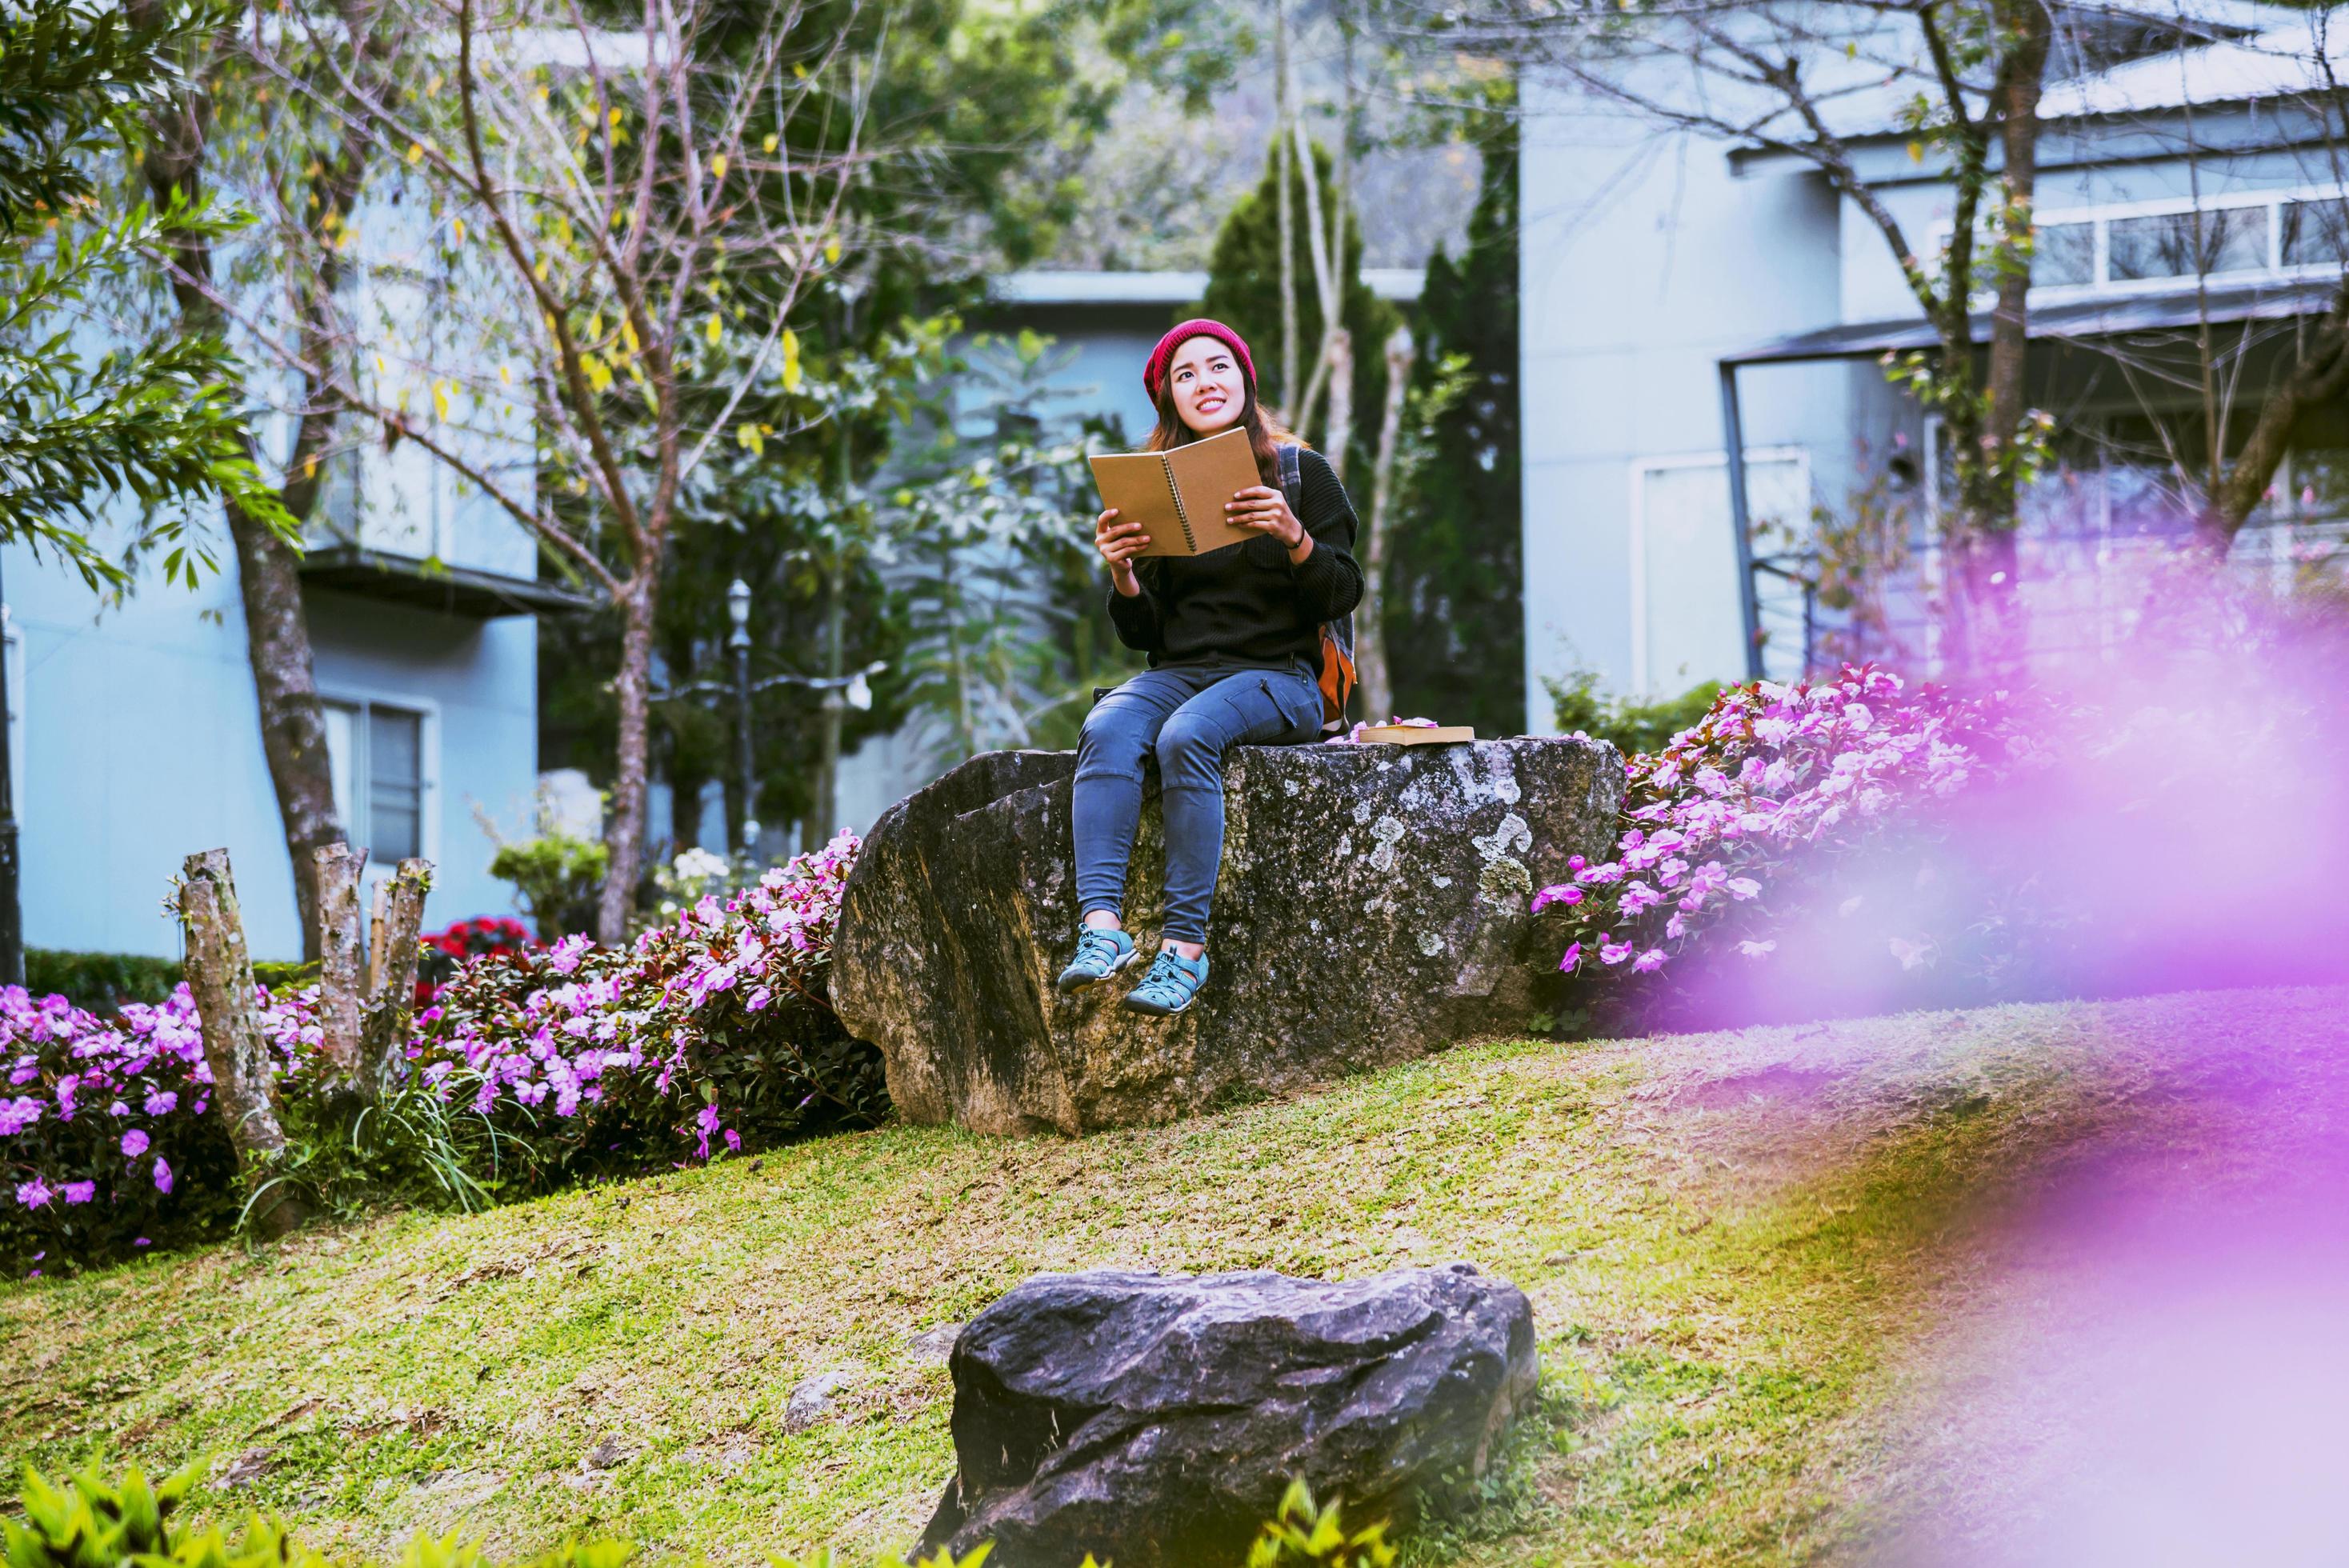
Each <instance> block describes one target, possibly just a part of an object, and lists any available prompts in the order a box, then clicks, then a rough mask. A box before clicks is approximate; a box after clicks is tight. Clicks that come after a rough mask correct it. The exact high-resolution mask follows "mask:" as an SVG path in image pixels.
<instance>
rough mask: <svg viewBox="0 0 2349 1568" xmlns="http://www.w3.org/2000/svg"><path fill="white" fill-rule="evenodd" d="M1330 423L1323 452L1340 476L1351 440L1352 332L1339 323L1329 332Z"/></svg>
mask: <svg viewBox="0 0 2349 1568" xmlns="http://www.w3.org/2000/svg"><path fill="white" fill-rule="evenodd" d="M1329 365H1330V426H1329V429H1328V431H1327V433H1326V435H1325V438H1324V439H1323V443H1322V456H1324V457H1326V458H1328V459H1330V469H1331V470H1332V471H1333V472H1335V473H1336V474H1337V476H1338V477H1339V478H1340V479H1341V480H1342V479H1344V478H1345V477H1346V453H1347V451H1348V449H1350V448H1351V447H1352V446H1353V444H1354V335H1353V333H1352V332H1351V331H1350V330H1349V329H1347V328H1345V327H1342V326H1341V327H1339V328H1338V329H1337V330H1336V331H1334V332H1332V333H1331V334H1330V353H1329Z"/></svg>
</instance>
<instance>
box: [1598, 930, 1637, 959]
mask: <svg viewBox="0 0 2349 1568" xmlns="http://www.w3.org/2000/svg"><path fill="white" fill-rule="evenodd" d="M1630 956H1631V944H1630V943H1628V942H1609V941H1608V940H1607V939H1606V936H1605V934H1601V935H1600V937H1599V962H1600V963H1601V964H1620V963H1622V962H1623V960H1625V959H1626V958H1629V957H1630Z"/></svg>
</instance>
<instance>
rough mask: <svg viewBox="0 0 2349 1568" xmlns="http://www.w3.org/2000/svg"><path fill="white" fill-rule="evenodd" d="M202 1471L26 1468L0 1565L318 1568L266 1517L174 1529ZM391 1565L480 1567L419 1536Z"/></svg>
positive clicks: (609, 1557)
mask: <svg viewBox="0 0 2349 1568" xmlns="http://www.w3.org/2000/svg"><path fill="white" fill-rule="evenodd" d="M202 1473H203V1461H202V1460H198V1461H196V1462H195V1463H193V1464H191V1465H189V1466H188V1467H187V1468H186V1469H184V1470H180V1471H179V1472H178V1473H176V1474H174V1475H172V1476H171V1477H170V1478H168V1479H167V1480H162V1481H160V1482H158V1483H156V1484H154V1485H151V1486H150V1484H148V1481H147V1478H146V1477H145V1476H143V1475H141V1474H140V1472H139V1470H137V1469H136V1468H135V1467H134V1468H133V1469H132V1470H130V1471H129V1474H127V1475H125V1476H124V1477H123V1478H122V1480H121V1482H120V1484H119V1485H109V1484H108V1483H107V1482H106V1481H105V1480H103V1479H102V1478H100V1477H99V1476H98V1475H97V1474H96V1473H94V1472H92V1471H89V1470H82V1471H78V1472H77V1473H76V1474H75V1475H74V1477H73V1479H72V1480H71V1482H70V1483H69V1484H67V1485H65V1486H56V1485H53V1484H51V1483H50V1482H49V1481H48V1480H47V1479H46V1478H45V1477H43V1476H41V1475H40V1474H39V1473H38V1472H36V1471H34V1470H26V1473H25V1487H24V1491H23V1493H22V1494H21V1495H20V1496H19V1498H18V1500H17V1501H18V1504H19V1506H20V1507H22V1509H23V1510H24V1515H25V1517H24V1520H23V1522H21V1523H19V1522H16V1521H15V1520H5V1519H0V1563H5V1568H124V1565H125V1564H129V1563H137V1564H139V1565H140V1568H328V1559H327V1558H326V1554H325V1553H321V1552H319V1551H318V1550H316V1548H315V1547H311V1546H305V1545H304V1544H303V1543H302V1542H299V1541H297V1540H295V1538H294V1535H293V1533H292V1532H290V1531H288V1530H287V1529H286V1527H285V1523H284V1522H282V1521H280V1520H278V1519H277V1518H275V1517H274V1515H263V1514H257V1513H255V1514H248V1515H247V1516H246V1518H245V1522H244V1527H243V1530H241V1531H239V1532H237V1534H236V1535H235V1536H234V1537H233V1538H232V1537H231V1536H229V1535H228V1534H227V1533H226V1532H223V1531H222V1529H221V1528H220V1526H218V1525H212V1526H211V1527H209V1528H207V1529H205V1530H202V1531H195V1532H191V1531H185V1530H178V1529H174V1528H173V1527H172V1522H171V1516H172V1515H173V1514H175V1513H177V1512H178V1511H180V1506H181V1503H182V1502H184V1501H186V1499H187V1495H188V1492H189V1491H190V1489H191V1488H192V1487H193V1486H194V1485H195V1483H196V1481H197V1480H199V1479H200V1478H201V1477H202ZM633 1555H635V1548H633V1547H631V1546H629V1545H627V1544H626V1543H625V1542H617V1541H585V1542H568V1541H567V1542H564V1543H563V1544H562V1545H561V1546H558V1547H556V1548H555V1549H554V1551H552V1552H549V1553H544V1554H543V1555H541V1556H539V1557H537V1558H534V1559H533V1560H532V1568H621V1565H622V1564H624V1563H626V1562H627V1561H628V1559H629V1558H630V1557H632V1556H633ZM399 1564H400V1568H488V1564H489V1559H488V1558H487V1557H486V1556H484V1555H483V1554H482V1552H481V1542H478V1541H474V1542H466V1541H463V1540H460V1537H459V1535H458V1532H455V1531H453V1530H452V1531H450V1532H449V1533H448V1534H446V1535H442V1536H433V1535H427V1534H422V1533H419V1534H418V1535H417V1536H416V1538H415V1539H414V1540H412V1541H410V1542H409V1543H408V1546H407V1548H406V1549H405V1550H404V1551H402V1552H401V1553H400V1554H399Z"/></svg>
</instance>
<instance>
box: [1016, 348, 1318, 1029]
mask: <svg viewBox="0 0 2349 1568" xmlns="http://www.w3.org/2000/svg"><path fill="white" fill-rule="evenodd" d="M1142 385H1143V389H1144V390H1146V391H1147V392H1148V393H1149V394H1150V400H1151V402H1152V403H1153V404H1154V405H1155V406H1156V407H1157V409H1158V428H1156V429H1155V430H1154V431H1152V432H1151V436H1150V441H1149V444H1148V448H1147V449H1148V450H1150V451H1154V452H1156V451H1164V450H1166V449H1168V448H1170V447H1176V446H1182V445H1185V444H1186V443H1189V442H1192V441H1196V440H1200V439H1202V438H1206V437H1208V436H1213V435H1216V434H1219V433H1221V432H1222V431H1225V430H1228V429H1230V428H1233V427H1234V426H1237V427H1239V428H1242V429H1244V430H1246V431H1247V435H1248V442H1249V444H1250V445H1251V446H1252V447H1253V448H1254V449H1255V450H1256V465H1257V475H1258V477H1259V478H1260V479H1262V480H1264V481H1265V482H1263V483H1261V484H1257V485H1253V486H1251V487H1249V488H1248V489H1247V490H1241V491H1240V492H1239V493H1238V494H1237V495H1235V496H1234V497H1233V498H1232V500H1231V501H1230V502H1229V503H1228V505H1227V506H1226V512H1227V513H1228V514H1229V516H1230V519H1231V521H1233V522H1234V523H1236V524H1237V525H1238V526H1240V527H1242V528H1247V529H1252V530H1254V531H1256V532H1257V533H1258V534H1259V535H1261V537H1260V538H1257V539H1250V540H1247V541H1244V542H1240V543H1237V544H1227V545H1226V546H1224V547H1223V548H1222V549H1220V550H1211V551H1208V552H1206V554H1204V555H1197V556H1151V557H1149V558H1148V559H1146V560H1145V559H1137V557H1138V556H1139V554H1140V552H1141V551H1142V549H1143V546H1144V545H1146V544H1147V543H1148V542H1149V541H1148V540H1147V539H1146V538H1145V537H1143V531H1142V525H1141V524H1140V523H1139V522H1134V521H1125V520H1122V519H1121V518H1120V517H1119V516H1118V512H1117V509H1116V508H1115V507H1112V508H1110V509H1109V510H1108V511H1104V512H1102V514H1101V516H1100V517H1099V518H1097V519H1096V520H1095V521H1094V523H1093V544H1094V547H1095V548H1096V549H1098V550H1099V551H1100V552H1101V553H1102V560H1104V561H1106V562H1109V572H1110V595H1109V614H1110V620H1111V622H1112V624H1114V625H1115V626H1116V628H1117V634H1118V638H1119V640H1120V641H1122V642H1123V643H1124V644H1125V645H1126V646H1128V647H1130V648H1138V649H1141V650H1142V651H1143V652H1144V653H1146V654H1148V655H1149V665H1150V667H1149V668H1147V669H1145V670H1143V672H1142V673H1141V674H1140V675H1137V676H1134V677H1133V679H1131V680H1129V681H1127V682H1126V683H1125V684H1124V685H1123V686H1119V687H1118V688H1117V689H1116V690H1115V691H1113V692H1111V693H1110V694H1109V695H1107V696H1104V697H1102V699H1101V701H1100V702H1099V703H1097V704H1095V705H1094V707H1093V710H1092V713H1091V714H1090V715H1088V716H1087V717H1086V718H1085V727H1084V733H1083V735H1082V737H1081V739H1080V740H1079V741H1078V744H1077V775H1076V784H1075V794H1074V798H1073V799H1072V801H1071V817H1072V819H1073V826H1074V830H1075V838H1076V859H1077V903H1078V908H1079V912H1080V919H1081V925H1080V927H1079V929H1078V933H1077V952H1076V957H1075V958H1074V960H1073V961H1072V962H1071V964H1070V965H1069V966H1068V968H1067V969H1065V970H1064V971H1062V972H1061V978H1060V986H1061V990H1063V991H1078V990H1081V989H1083V988H1084V987H1086V986H1088V985H1093V984H1095V983H1096V982H1098V981H1101V980H1105V979H1107V978H1108V977H1109V976H1110V975H1112V974H1115V973H1116V972H1117V971H1118V970H1120V969H1123V968H1124V967H1125V966H1126V965H1129V964H1131V963H1133V961H1134V959H1135V958H1136V957H1138V956H1139V955H1140V951H1139V949H1137V948H1136V947H1135V945H1134V943H1133V938H1132V937H1131V936H1129V935H1127V934H1126V933H1125V931H1124V929H1123V923H1122V919H1121V911H1122V909H1123V903H1124V894H1125V868H1126V861H1127V860H1128V859H1129V858H1130V857H1131V855H1132V853H1133V833H1134V828H1135V826H1136V824H1137V823H1138V822H1139V821H1140V820H1141V816H1142V770H1143V763H1144V761H1146V760H1147V759H1148V758H1150V757H1151V756H1153V755H1155V756H1156V757H1157V758H1158V778H1159V786H1160V795H1159V803H1160V807H1161V810H1162V811H1163V813H1164V819H1165V827H1166V926H1165V929H1164V931H1163V932H1161V933H1160V941H1159V949H1158V956H1157V958H1156V960H1155V961H1154V963H1153V964H1152V965H1151V966H1150V971H1149V973H1148V974H1147V975H1144V976H1143V980H1142V984H1141V985H1137V986H1135V987H1134V988H1133V991H1132V992H1131V993H1129V994H1128V995H1127V996H1126V998H1125V1005H1126V1006H1128V1007H1131V1008H1133V1010H1135V1011H1136V1012H1141V1013H1152V1014H1156V1015H1159V1016H1166V1015H1171V1014H1174V1013H1179V1012H1181V1011H1183V1010H1184V1009H1185V1007H1188V1006H1190V1005H1191V1003H1192V1001H1193V1000H1194V999H1195V997H1196V996H1197V995H1198V992H1199V987H1200V985H1203V984H1204V983H1205V982H1206V978H1207V954H1206V944H1207V905H1208V902H1209V900H1210V899H1211V898H1212V897H1213V896H1214V893H1215V891H1216V866H1217V864H1218V863H1219V862H1220V861H1221V860H1222V858H1223V851H1224V772H1223V758H1224V752H1225V751H1226V749H1228V748H1231V747H1234V746H1240V745H1249V746H1267V745H1287V744H1289V743H1291V742H1296V741H1304V740H1312V739H1315V738H1318V737H1319V734H1320V729H1321V692H1320V687H1319V684H1318V683H1319V673H1320V672H1319V659H1320V649H1321V623H1323V622H1324V621H1330V620H1334V619H1336V618H1337V617H1339V616H1340V615H1344V614H1348V613H1349V612H1350V611H1351V610H1352V609H1353V608H1354V606H1355V605H1356V604H1357V603H1360V602H1361V597H1362V573H1361V567H1359V566H1357V565H1356V564H1355V562H1354V557H1353V555H1352V553H1351V552H1352V550H1353V547H1354V509H1353V506H1352V505H1351V503H1350V502H1349V501H1348V500H1347V499H1346V491H1345V487H1344V486H1342V485H1340V483H1339V482H1338V476H1337V474H1336V473H1335V472H1333V471H1332V470H1331V469H1330V464H1329V462H1328V460H1327V459H1324V458H1323V457H1322V456H1321V454H1320V453H1319V452H1315V451H1311V450H1300V451H1299V454H1298V459H1299V460H1298V466H1299V470H1300V472H1299V477H1300V479H1301V480H1302V483H1301V484H1300V486H1299V500H1300V503H1301V508H1302V511H1303V512H1304V515H1303V516H1302V517H1299V515H1298V513H1297V511H1292V510H1291V509H1290V506H1289V503H1288V499H1287V498H1286V497H1285V496H1283V495H1282V494H1281V490H1280V485H1279V472H1280V470H1279V447H1280V444H1281V443H1283V442H1295V443H1296V444H1298V445H1299V447H1300V448H1302V445H1303V444H1302V443H1301V442H1297V438H1295V437H1294V436H1292V435H1290V434H1289V433H1288V431H1287V430H1286V429H1284V428H1281V426H1280V424H1279V423H1278V421H1277V420H1275V419H1274V418H1272V417H1271V416H1270V415H1268V414H1267V413H1266V412H1265V411H1264V410H1263V408H1261V407H1259V406H1258V405H1257V389H1256V366H1255V364H1254V362H1253V361H1251V360H1250V359H1249V357H1248V351H1247V344H1246V343H1244V342H1243V341H1241V338H1240V335H1239V334H1238V333H1237V332H1234V331H1233V330H1232V329H1231V328H1230V327H1228V326H1226V325H1224V324H1223V323H1221V322H1218V321H1204V320H1200V321H1186V322H1185V323H1183V325H1180V326H1177V327H1176V328H1174V330H1173V331H1172V332H1169V333H1168V334H1167V335H1165V336H1164V337H1162V338H1160V339H1159V340H1158V346H1157V347H1156V348H1154V349H1153V350H1152V351H1151V355H1150V359H1149V362H1148V363H1147V364H1146V365H1144V366H1143V370H1142Z"/></svg>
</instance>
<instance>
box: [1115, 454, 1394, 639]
mask: <svg viewBox="0 0 2349 1568" xmlns="http://www.w3.org/2000/svg"><path fill="white" fill-rule="evenodd" d="M1297 456H1298V479H1299V487H1298V488H1299V490H1300V491H1301V492H1302V493H1301V496H1300V499H1301V500H1302V501H1303V504H1302V505H1301V506H1299V508H1298V509H1297V512H1298V521H1300V522H1302V523H1304V524H1305V531H1306V532H1308V533H1309V534H1311V535H1312V536H1313V553H1312V554H1310V555H1308V556H1307V557H1306V558H1305V560H1304V562H1302V563H1301V564H1291V563H1290V562H1289V559H1288V550H1287V549H1285V548H1284V547H1283V546H1282V545H1281V542H1280V541H1278V539H1275V538H1272V537H1271V536H1270V535H1267V536H1265V537H1263V538H1260V539H1250V540H1246V541H1243V542H1240V543H1238V544H1226V545H1225V546H1224V547H1223V548H1222V549H1221V550H1210V551H1208V552H1206V554H1204V555H1153V556H1147V557H1144V558H1143V559H1142V560H1139V561H1136V562H1134V563H1133V570H1134V575H1135V576H1136V577H1137V578H1138V579H1140V581H1141V583H1142V592H1141V593H1138V594H1135V595H1133V597H1132V598H1128V597H1127V596H1126V595H1125V594H1123V593H1119V592H1118V591H1117V584H1116V583H1111V584H1110V590H1109V618H1110V621H1111V623H1112V624H1113V625H1115V626H1116V628H1117V635H1118V640H1119V641H1120V642H1123V644H1124V645H1126V646H1127V647H1129V648H1139V649H1141V650H1142V651H1143V652H1144V653H1146V654H1148V655H1150V664H1151V665H1152V666H1153V667H1156V666H1157V665H1164V664H1184V663H1188V662H1191V661H1194V660H1197V659H1201V658H1205V657H1206V656H1207V655H1211V654H1223V655H1229V656H1233V657H1237V658H1243V659H1250V660H1260V661H1262V662H1264V663H1267V664H1278V663H1281V662H1283V661H1285V660H1286V659H1288V657H1289V656H1290V655H1296V654H1301V655H1305V657H1306V658H1307V659H1308V660H1309V661H1313V662H1315V663H1318V662H1319V656H1320V650H1321V631H1320V627H1321V623H1322V622H1324V621H1334V620H1336V619H1337V618H1338V617H1339V616H1340V615H1343V614H1348V613H1349V612H1350V611H1351V610H1352V609H1353V608H1354V606H1355V605H1357V604H1359V603H1361V599H1362V569H1361V566H1359V565H1357V564H1356V563H1355V561H1354V555H1353V550H1354V530H1355V522H1354V507H1353V503H1352V502H1351V501H1349V500H1347V499H1346V487H1345V486H1344V485H1342V484H1340V483H1339V482H1338V476H1337V474H1336V473H1334V472H1332V471H1331V469H1330V460H1329V459H1327V458H1324V457H1323V456H1322V455H1321V454H1320V453H1319V452H1317V451H1314V450H1312V449H1310V448H1308V449H1305V450H1303V451H1300V452H1299V453H1298V455H1297Z"/></svg>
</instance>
